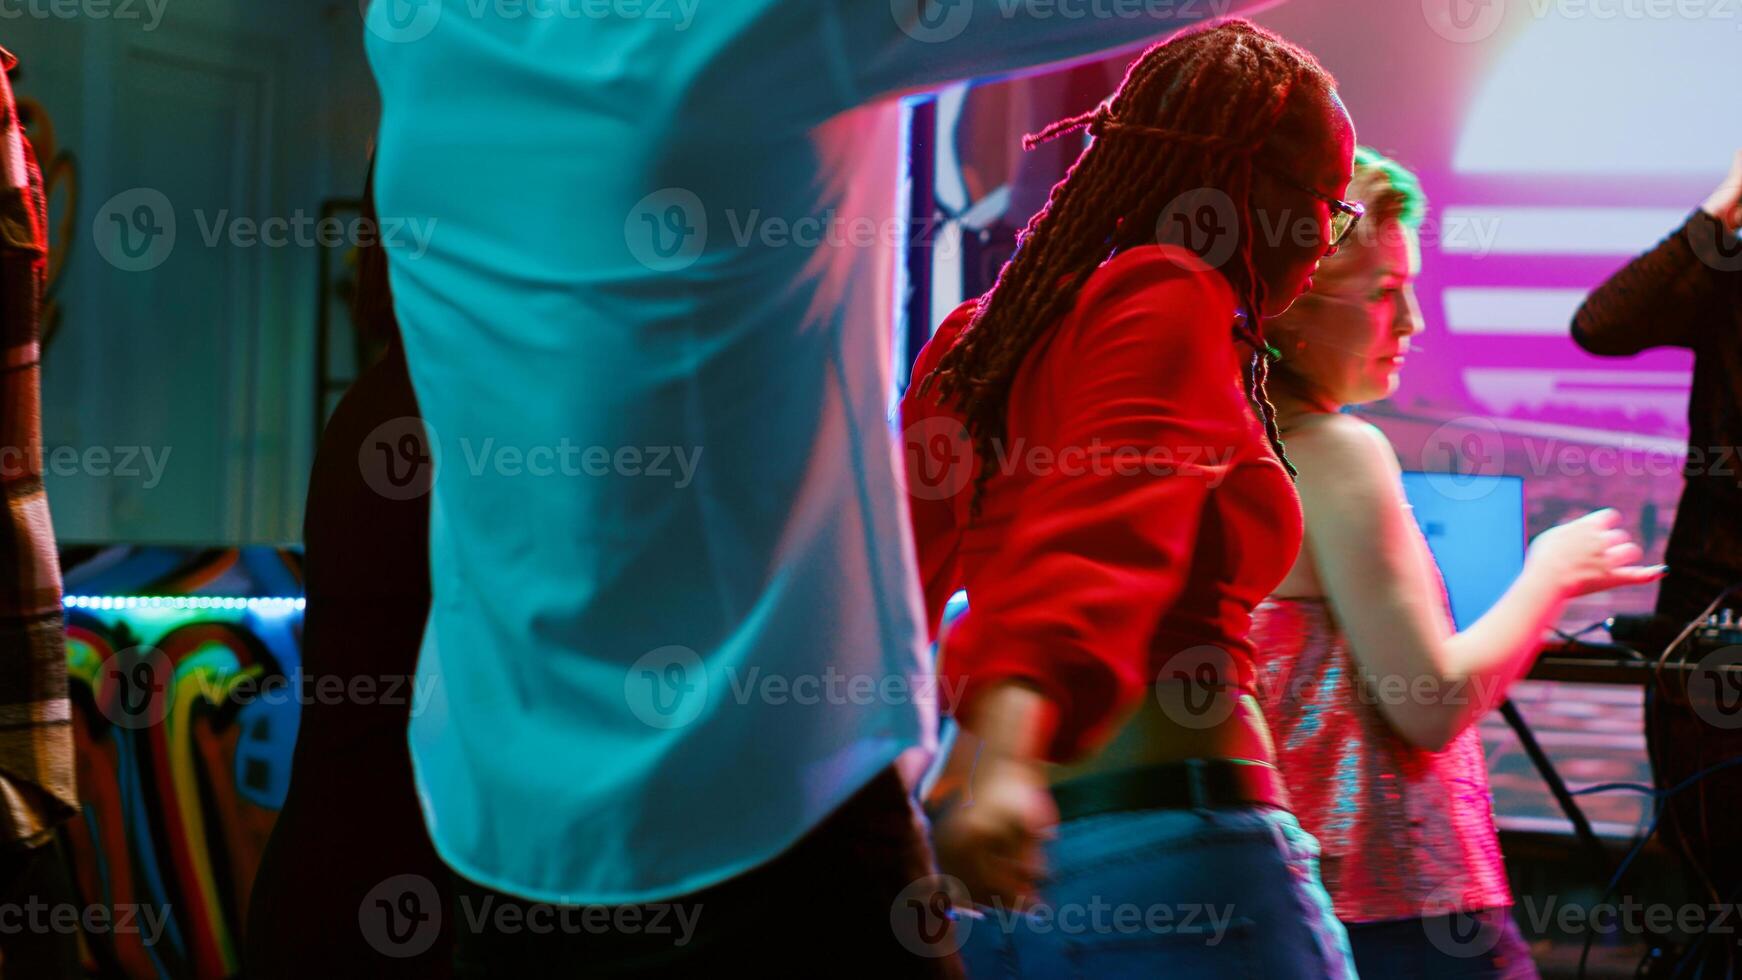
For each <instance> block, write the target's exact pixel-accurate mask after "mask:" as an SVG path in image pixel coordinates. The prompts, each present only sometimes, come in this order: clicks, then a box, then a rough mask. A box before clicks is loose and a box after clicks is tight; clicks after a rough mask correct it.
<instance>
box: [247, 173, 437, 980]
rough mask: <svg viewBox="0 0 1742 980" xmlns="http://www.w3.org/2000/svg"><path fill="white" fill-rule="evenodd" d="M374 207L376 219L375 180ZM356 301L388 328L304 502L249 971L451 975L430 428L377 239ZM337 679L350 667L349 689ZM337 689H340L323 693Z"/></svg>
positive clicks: (366, 253) (364, 256)
mask: <svg viewBox="0 0 1742 980" xmlns="http://www.w3.org/2000/svg"><path fill="white" fill-rule="evenodd" d="M364 216H365V219H366V221H367V223H368V225H367V226H369V227H373V225H374V220H375V214H374V206H373V195H372V194H366V203H365V207H364ZM355 316H356V320H357V322H358V326H359V329H362V330H365V331H371V330H372V331H376V332H379V333H382V334H384V335H385V336H386V337H387V339H388V341H389V343H388V345H387V350H386V353H385V354H384V355H383V357H382V358H381V360H380V361H378V362H377V363H375V364H374V365H373V366H371V367H369V368H367V369H366V370H364V371H363V373H362V374H361V376H360V377H358V379H357V381H356V382H355V384H353V385H352V386H351V388H350V390H349V391H348V392H346V394H345V397H344V398H343V399H342V400H341V401H340V402H339V404H338V407H337V408H336V409H335V410H334V412H333V416H332V418H331V419H330V420H329V421H328V423H327V426H326V430H325V431H324V432H323V433H322V435H321V440H320V446H319V448H318V449H317V451H316V453H315V462H314V468H313V472H312V473H311V475H310V479H309V491H308V503H307V508H306V511H305V514H304V518H303V540H304V545H305V549H306V569H307V582H308V606H307V610H306V612H305V619H304V629H303V662H302V670H303V672H304V674H305V675H307V676H306V678H303V679H301V680H302V683H301V684H299V685H297V686H295V687H293V688H292V690H297V691H301V692H312V693H310V695H309V696H308V697H307V698H306V699H305V700H304V703H303V705H302V721H301V729H300V731H299V732H298V733H297V742H296V753H295V756H294V757H293V759H292V764H291V781H290V792H289V794H288V796H287V797H286V799H285V802H284V808H283V809H282V810H281V811H280V812H279V816H278V821H277V823H276V824H275V825H274V827H273V831H272V838H271V840H270V841H269V842H268V844H267V847H266V853H265V854H264V856H263V857H262V860H261V865H260V870H259V873H258V875H257V876H256V878H255V881H254V890H253V893H252V895H251V896H250V902H249V911H248V928H247V934H246V945H245V964H246V971H247V975H248V976H250V977H255V978H277V977H285V978H289V977H308V976H323V977H353V976H368V977H417V978H442V977H447V976H449V975H451V970H452V965H451V960H452V955H453V954H452V941H451V936H452V922H451V917H450V916H447V915H446V914H444V913H445V910H446V909H447V907H448V902H449V900H450V892H451V888H450V885H449V880H450V879H449V875H448V872H447V869H446V867H445V866H444V865H443V864H442V863H441V861H440V859H439V858H437V856H436V852H435V848H434V847H433V846H432V845H431V844H430V840H429V835H428V833H427V832H426V831H425V830H424V823H423V817H422V814H421V813H420V812H419V811H418V804H417V795H416V792H415V790H414V788H413V785H412V775H411V757H410V752H409V750H408V748H407V746H406V740H405V738H406V728H407V726H408V724H409V721H410V717H411V710H412V702H411V691H412V683H411V680H412V676H413V674H414V673H415V671H416V668H417V651H418V644H419V642H420V641H421V639H422V636H423V625H424V618H425V617H426V615H427V614H428V612H429V603H430V589H429V548H428V544H427V540H428V533H429V498H428V494H427V491H428V488H429V480H430V479H431V476H432V474H431V473H430V472H429V469H430V466H431V464H430V462H429V453H428V445H427V442H425V432H424V429H423V426H422V422H421V420H420V419H419V418H418V407H417V399H416V396H415V395H414V394H413V392H412V387H411V379H410V376H409V375H408V373H407V371H406V364H405V354H404V352H403V350H402V349H401V348H400V346H399V343H398V331H397V327H396V324H395V321H394V316H393V303H392V295H391V293H390V290H389V287H388V282H387V266H386V259H385V257H384V256H383V254H382V250H381V247H380V245H379V243H378V242H364V243H360V247H359V261H358V267H357V290H356V297H355ZM331 678H339V679H340V680H342V681H343V685H342V690H343V691H344V694H343V695H341V696H336V697H334V696H328V695H329V694H331V692H332V691H335V690H338V689H340V687H341V685H339V684H335V683H334V681H333V680H331ZM323 692H326V693H323Z"/></svg>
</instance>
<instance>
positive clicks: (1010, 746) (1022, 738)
mask: <svg viewBox="0 0 1742 980" xmlns="http://www.w3.org/2000/svg"><path fill="white" fill-rule="evenodd" d="M963 707H964V711H963V713H962V716H961V717H960V718H959V719H958V720H959V721H960V722H961V724H962V728H963V729H964V730H965V731H967V732H970V733H972V734H973V736H974V738H975V739H976V740H977V745H978V748H979V750H980V751H981V752H982V753H985V754H989V755H991V756H992V757H994V758H997V759H1009V760H1026V761H1038V760H1041V759H1044V758H1045V757H1046V751H1047V747H1048V746H1049V745H1051V744H1052V740H1053V738H1054V736H1055V735H1056V734H1057V732H1058V706H1057V705H1055V704H1054V703H1053V702H1052V701H1051V700H1049V699H1048V698H1047V697H1046V695H1045V694H1042V693H1041V692H1040V690H1039V689H1038V688H1035V687H1033V686H1032V685H1029V684H1025V683H1023V682H1021V681H1015V680H1012V681H995V682H994V683H993V684H992V685H991V686H990V687H988V688H986V689H985V690H984V691H982V692H980V694H979V696H978V697H976V698H974V700H973V701H972V702H970V703H969V704H967V705H964V706H963Z"/></svg>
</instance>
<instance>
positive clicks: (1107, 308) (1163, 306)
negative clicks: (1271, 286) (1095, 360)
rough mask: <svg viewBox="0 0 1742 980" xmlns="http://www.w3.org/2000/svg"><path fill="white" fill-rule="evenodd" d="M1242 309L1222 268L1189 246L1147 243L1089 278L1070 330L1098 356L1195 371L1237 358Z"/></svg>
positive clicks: (1177, 369)
mask: <svg viewBox="0 0 1742 980" xmlns="http://www.w3.org/2000/svg"><path fill="white" fill-rule="evenodd" d="M1235 314H1236V307H1235V302H1234V291H1233V289H1232V288H1231V287H1229V285H1228V281H1227V280H1226V279H1224V278H1222V275H1221V274H1220V273H1218V272H1216V270H1214V269H1212V268H1210V267H1209V266H1207V265H1205V264H1204V263H1203V261H1202V260H1201V259H1199V258H1198V257H1197V256H1195V255H1193V254H1192V253H1190V252H1188V251H1186V250H1184V249H1181V248H1177V247H1174V246H1168V245H1144V246H1141V247H1138V248H1133V249H1128V250H1126V251H1124V252H1121V253H1119V254H1118V255H1116V256H1114V257H1113V258H1111V259H1108V260H1107V261H1106V262H1105V263H1103V264H1102V265H1101V267H1100V268H1098V269H1096V270H1095V272H1094V274H1093V275H1091V276H1090V277H1089V279H1088V281H1087V282H1086V283H1084V285H1083V289H1082V293H1081V294H1080V295H1079V296H1078V297H1077V302H1076V304H1075V306H1074V308H1073V309H1072V311H1071V316H1070V318H1069V319H1070V320H1071V321H1073V323H1072V329H1071V330H1070V333H1071V334H1072V335H1073V340H1074V342H1075V343H1076V344H1077V345H1079V346H1080V347H1081V348H1082V349H1084V351H1085V352H1092V353H1093V354H1095V355H1096V356H1097V357H1114V358H1130V359H1132V360H1133V361H1135V362H1137V363H1142V364H1145V365H1152V366H1155V367H1166V368H1168V369H1170V372H1189V371H1195V370H1199V369H1201V368H1202V367H1204V366H1205V365H1210V364H1213V365H1226V364H1230V363H1232V362H1231V361H1230V360H1229V345H1230V344H1231V343H1233V328H1234V322H1235Z"/></svg>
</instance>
